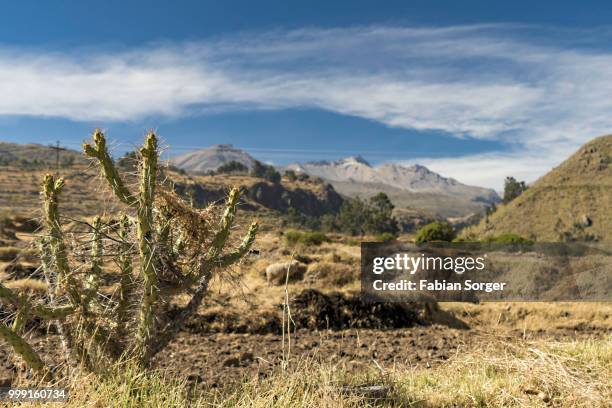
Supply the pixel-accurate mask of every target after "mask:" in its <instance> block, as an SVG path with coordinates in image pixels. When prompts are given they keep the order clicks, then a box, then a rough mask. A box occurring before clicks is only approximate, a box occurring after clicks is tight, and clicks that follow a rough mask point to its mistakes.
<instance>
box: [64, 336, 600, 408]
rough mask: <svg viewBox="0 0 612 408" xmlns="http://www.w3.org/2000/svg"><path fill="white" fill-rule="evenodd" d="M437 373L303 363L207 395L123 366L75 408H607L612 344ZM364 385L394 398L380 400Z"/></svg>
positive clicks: (509, 353) (455, 362) (543, 347)
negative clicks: (352, 370) (357, 370)
mask: <svg viewBox="0 0 612 408" xmlns="http://www.w3.org/2000/svg"><path fill="white" fill-rule="evenodd" d="M483 340H484V341H483V344H487V346H486V347H483V348H481V349H480V350H475V351H461V352H458V353H457V354H456V355H454V356H453V357H451V358H450V359H449V360H448V361H447V362H445V363H443V364H442V365H440V366H437V367H436V368H432V369H426V368H423V369H414V368H411V367H405V366H403V367H397V366H396V367H387V368H383V367H378V366H377V365H375V364H374V363H373V364H372V367H371V368H370V369H366V370H365V371H363V372H361V373H360V374H357V375H354V374H352V373H351V374H349V373H347V372H346V371H344V370H343V369H342V368H341V367H340V366H335V365H331V364H327V363H317V362H314V361H298V362H295V361H294V362H293V363H291V365H290V366H289V368H288V369H287V370H282V369H280V368H277V369H275V370H274V371H273V372H272V373H271V375H270V376H268V377H266V378H264V379H259V378H251V379H248V378H245V379H244V380H243V381H242V382H240V383H239V384H234V385H230V386H226V387H224V388H221V389H207V388H197V391H195V390H194V389H193V388H191V387H190V386H189V384H188V383H187V382H186V381H176V380H171V379H168V378H167V377H166V376H165V375H164V374H163V373H161V372H150V373H143V372H141V371H139V370H136V369H134V368H132V367H130V366H129V365H128V366H118V367H116V369H114V370H112V371H111V372H110V373H109V374H107V375H106V376H102V377H96V376H93V375H88V376H83V375H77V376H74V377H72V378H70V379H68V387H69V389H70V395H71V399H70V402H69V403H68V404H67V405H66V406H67V407H160V406H164V407H185V406H191V407H208V406H224V407H348V406H351V407H353V406H380V407H406V406H416V407H538V406H541V407H545V406H563V407H607V406H609V402H610V400H612V381H611V378H612V338H607V339H602V340H584V341H577V342H567V343H548V342H524V341H515V342H512V343H509V342H506V341H502V340H499V339H497V338H494V337H491V338H488V339H483ZM364 385H380V386H383V387H384V390H386V391H385V392H384V393H383V394H384V395H382V396H379V397H377V398H378V399H371V396H368V395H366V394H364V393H363V391H362V390H363V389H364V388H363V386H364Z"/></svg>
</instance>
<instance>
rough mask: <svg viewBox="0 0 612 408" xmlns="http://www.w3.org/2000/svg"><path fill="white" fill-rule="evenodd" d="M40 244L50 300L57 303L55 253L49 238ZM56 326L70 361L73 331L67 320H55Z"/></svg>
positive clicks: (44, 238)
mask: <svg viewBox="0 0 612 408" xmlns="http://www.w3.org/2000/svg"><path fill="white" fill-rule="evenodd" d="M39 246H40V254H41V256H40V263H41V267H42V270H43V274H44V276H45V280H46V281H47V287H48V288H49V301H50V305H51V306H55V305H56V299H57V295H58V286H57V276H55V274H54V273H53V255H52V254H51V248H49V239H48V238H47V237H43V238H42V239H41V240H40V241H39ZM55 328H56V329H57V332H58V333H59V335H60V339H61V342H62V349H63V351H64V358H65V359H66V361H67V362H70V356H71V355H72V354H73V352H74V351H73V347H72V333H70V330H68V327H67V325H66V323H65V322H62V321H57V320H56V321H55Z"/></svg>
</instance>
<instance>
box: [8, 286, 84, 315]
mask: <svg viewBox="0 0 612 408" xmlns="http://www.w3.org/2000/svg"><path fill="white" fill-rule="evenodd" d="M0 299H3V300H4V301H6V302H8V303H9V304H11V305H12V306H14V307H16V308H19V307H20V306H21V304H22V301H23V300H22V299H20V298H19V296H18V295H17V294H16V293H15V292H13V291H12V290H10V289H9V288H7V287H6V286H4V285H3V284H2V283H0ZM27 307H28V309H29V311H30V314H31V315H34V316H37V317H40V318H41V319H45V320H53V319H63V318H65V317H66V316H68V315H70V314H72V313H73V312H74V310H75V308H74V307H73V306H71V305H68V306H57V307H47V306H43V305H36V304H30V303H28V305H27Z"/></svg>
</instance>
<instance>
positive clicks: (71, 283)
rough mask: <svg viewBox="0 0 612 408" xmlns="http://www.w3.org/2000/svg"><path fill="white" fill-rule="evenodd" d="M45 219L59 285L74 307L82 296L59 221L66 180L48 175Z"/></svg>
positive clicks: (45, 180)
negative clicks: (70, 263)
mask: <svg viewBox="0 0 612 408" xmlns="http://www.w3.org/2000/svg"><path fill="white" fill-rule="evenodd" d="M42 187H43V195H44V217H45V223H46V224H47V230H48V231H49V245H50V246H51V253H52V256H53V260H54V261H55V267H56V270H57V284H58V285H60V286H61V287H62V288H63V289H65V290H66V292H67V293H68V296H69V298H70V302H71V303H72V305H73V306H75V307H76V306H77V305H79V303H80V295H79V291H78V288H77V285H76V282H75V280H74V278H73V276H72V274H71V273H70V267H69V265H68V256H67V255H66V244H65V243H64V237H63V234H62V228H61V224H60V220H59V211H58V201H59V200H58V198H59V194H60V193H61V191H62V188H63V187H64V180H62V179H57V180H55V179H54V177H53V176H52V175H50V174H47V175H46V176H45V178H44V180H43V186H42Z"/></svg>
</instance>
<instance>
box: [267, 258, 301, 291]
mask: <svg viewBox="0 0 612 408" xmlns="http://www.w3.org/2000/svg"><path fill="white" fill-rule="evenodd" d="M305 272H306V265H304V264H302V263H300V262H298V261H290V262H278V263H273V264H271V265H269V266H268V267H267V268H266V280H267V281H268V282H269V283H272V284H274V285H282V284H284V283H285V280H286V276H287V273H288V274H289V282H295V281H299V280H301V279H303V278H304V273H305Z"/></svg>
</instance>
